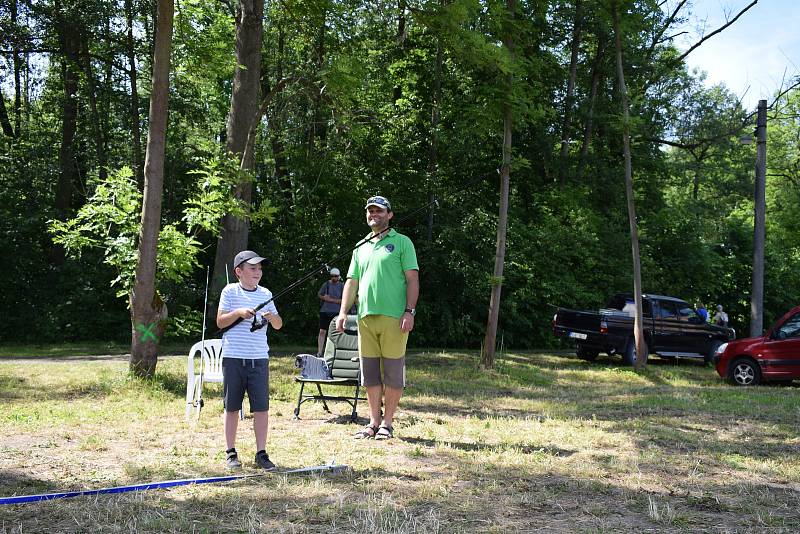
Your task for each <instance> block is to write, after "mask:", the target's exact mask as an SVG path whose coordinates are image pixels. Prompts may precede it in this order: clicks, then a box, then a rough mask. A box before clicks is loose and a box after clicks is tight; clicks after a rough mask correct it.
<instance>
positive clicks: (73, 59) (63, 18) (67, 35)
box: [51, 2, 79, 264]
mask: <svg viewBox="0 0 800 534" xmlns="http://www.w3.org/2000/svg"><path fill="white" fill-rule="evenodd" d="M54 10H55V13H56V29H57V32H58V41H59V47H60V52H61V77H62V82H63V89H64V94H63V102H62V110H61V145H60V147H59V151H58V168H59V174H58V183H57V185H56V196H55V201H54V207H55V212H56V217H58V218H59V219H60V220H66V219H67V217H69V214H70V209H71V208H72V189H73V186H74V184H75V182H76V180H77V175H78V168H77V164H76V158H75V147H74V143H75V131H76V129H77V122H78V45H79V43H78V36H77V32H76V29H75V28H74V27H73V26H74V21H72V20H71V17H69V16H68V15H67V10H66V9H64V8H63V7H62V6H61V4H60V2H56V4H55V7H54ZM51 259H52V261H53V262H55V263H56V264H59V263H61V262H63V261H64V251H63V249H62V248H61V247H60V246H56V247H54V248H53V251H52V255H51Z"/></svg>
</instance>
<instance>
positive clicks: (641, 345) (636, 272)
mask: <svg viewBox="0 0 800 534" xmlns="http://www.w3.org/2000/svg"><path fill="white" fill-rule="evenodd" d="M612 6H613V25H614V44H615V46H616V53H617V54H616V55H617V77H618V79H619V93H620V98H621V100H622V146H623V154H624V160H625V197H626V199H627V201H628V223H629V225H630V232H631V254H632V256H633V299H634V303H635V305H636V318H635V320H634V328H633V335H634V341H635V343H636V362H635V364H634V367H635V368H636V369H637V370H641V369H644V366H645V365H646V364H647V349H646V345H645V339H644V328H643V324H642V268H641V262H640V259H639V232H638V227H637V224H636V205H635V202H634V198H633V165H632V163H631V132H630V128H631V126H630V105H629V103H628V88H627V86H626V85H625V70H624V68H623V65H622V36H621V35H620V23H619V4H618V3H617V2H616V1H614V2H612Z"/></svg>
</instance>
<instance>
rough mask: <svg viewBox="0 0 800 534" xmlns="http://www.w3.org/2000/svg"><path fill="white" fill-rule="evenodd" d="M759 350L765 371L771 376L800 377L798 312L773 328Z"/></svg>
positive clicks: (799, 326) (799, 319)
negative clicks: (764, 364)
mask: <svg viewBox="0 0 800 534" xmlns="http://www.w3.org/2000/svg"><path fill="white" fill-rule="evenodd" d="M759 352H760V353H761V359H762V361H764V363H766V366H765V369H764V371H765V373H769V374H770V375H771V376H772V377H773V378H787V379H789V378H800V312H797V313H795V314H794V315H792V316H790V317H789V318H788V319H786V321H784V323H783V324H782V325H781V326H780V327H778V328H776V329H774V330H773V331H772V332H771V334H770V336H769V338H767V339H765V340H764V344H763V345H762V347H761V350H760V351H759Z"/></svg>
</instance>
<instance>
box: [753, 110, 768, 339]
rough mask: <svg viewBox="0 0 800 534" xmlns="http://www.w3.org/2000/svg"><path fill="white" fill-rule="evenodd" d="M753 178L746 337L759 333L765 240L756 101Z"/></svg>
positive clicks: (761, 120)
mask: <svg viewBox="0 0 800 534" xmlns="http://www.w3.org/2000/svg"><path fill="white" fill-rule="evenodd" d="M756 143H757V144H756V179H755V195H754V204H755V206H754V208H755V209H754V221H753V291H752V293H751V297H750V337H758V336H761V335H763V328H764V241H765V239H766V211H767V210H766V200H765V199H766V196H765V195H766V180H767V101H766V100H759V101H758V116H757V119H756Z"/></svg>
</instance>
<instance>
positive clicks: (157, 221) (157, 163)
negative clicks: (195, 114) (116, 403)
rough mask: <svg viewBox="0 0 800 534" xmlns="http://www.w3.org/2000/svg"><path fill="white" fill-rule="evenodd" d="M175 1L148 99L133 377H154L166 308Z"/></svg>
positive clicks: (163, 2) (164, 12)
mask: <svg viewBox="0 0 800 534" xmlns="http://www.w3.org/2000/svg"><path fill="white" fill-rule="evenodd" d="M173 15H174V4H173V0H158V18H157V23H156V36H155V37H156V38H155V48H154V51H153V89H152V92H151V96H150V115H149V122H150V127H149V132H148V134H147V153H146V155H145V162H144V199H143V202H142V227H141V230H140V233H139V262H138V263H137V265H136V279H135V281H134V285H133V291H132V293H131V361H130V370H131V372H132V373H133V374H134V375H136V376H139V377H150V376H153V374H154V373H155V370H156V363H157V361H158V343H159V341H160V338H161V332H162V330H163V329H162V328H161V327H162V322H163V320H164V318H165V317H166V307H165V306H164V303H163V301H162V300H161V298H160V297H159V296H158V293H156V284H155V282H156V254H157V250H158V234H159V230H160V227H161V195H162V192H163V189H164V148H165V143H166V134H167V110H168V101H169V69H170V53H171V50H172V22H173Z"/></svg>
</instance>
